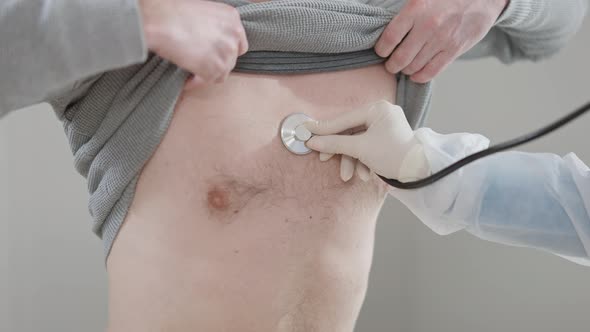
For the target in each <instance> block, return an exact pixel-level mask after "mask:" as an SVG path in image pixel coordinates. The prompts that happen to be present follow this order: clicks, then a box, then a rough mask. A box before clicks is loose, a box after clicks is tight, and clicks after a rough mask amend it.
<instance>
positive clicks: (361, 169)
mask: <svg viewBox="0 0 590 332" xmlns="http://www.w3.org/2000/svg"><path fill="white" fill-rule="evenodd" d="M356 174H357V175H358V176H359V178H361V180H363V181H364V182H367V181H369V179H370V178H371V171H370V170H369V168H368V167H367V165H365V164H363V163H362V162H361V161H360V160H358V159H357V161H356Z"/></svg>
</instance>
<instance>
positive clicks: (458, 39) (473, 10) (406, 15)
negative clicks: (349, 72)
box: [375, 0, 509, 83]
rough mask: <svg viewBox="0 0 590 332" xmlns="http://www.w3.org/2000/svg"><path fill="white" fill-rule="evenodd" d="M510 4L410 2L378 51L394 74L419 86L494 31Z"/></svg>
mask: <svg viewBox="0 0 590 332" xmlns="http://www.w3.org/2000/svg"><path fill="white" fill-rule="evenodd" d="M508 2H509V0H445V1H440V0H409V1H407V2H406V4H405V6H404V7H403V8H402V10H401V12H400V13H399V15H397V16H396V17H395V18H394V19H393V20H392V21H391V23H390V24H389V25H388V26H387V27H386V28H385V31H384V32H383V34H382V35H381V38H380V39H379V41H378V42H377V44H376V45H375V51H376V52H377V54H378V55H380V56H381V57H384V58H389V59H388V60H387V62H386V64H385V67H386V68H387V70H388V71H389V72H390V73H393V74H395V73H398V72H403V73H404V74H406V75H410V79H412V80H413V81H415V82H418V83H425V82H428V81H430V80H432V79H433V78H434V77H435V76H437V75H438V74H440V73H441V72H442V71H443V70H444V69H445V68H446V67H447V66H448V65H449V64H451V63H452V62H453V61H454V60H455V59H457V58H458V57H459V56H461V55H462V54H464V53H465V52H467V51H468V50H469V49H471V48H472V47H473V46H474V45H475V44H477V42H479V41H480V40H481V39H482V38H483V37H484V36H485V35H486V34H487V33H488V31H489V30H490V29H491V28H492V26H493V25H494V22H495V21H496V19H497V18H498V17H499V16H500V14H501V13H502V11H503V10H504V8H506V6H507V5H508Z"/></svg>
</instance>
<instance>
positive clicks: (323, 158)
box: [320, 152, 334, 161]
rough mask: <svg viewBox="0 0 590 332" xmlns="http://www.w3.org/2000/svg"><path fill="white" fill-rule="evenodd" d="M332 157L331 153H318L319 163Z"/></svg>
mask: <svg viewBox="0 0 590 332" xmlns="http://www.w3.org/2000/svg"><path fill="white" fill-rule="evenodd" d="M332 157H334V154H333V153H325V152H320V161H328V160H330V159H331V158H332Z"/></svg>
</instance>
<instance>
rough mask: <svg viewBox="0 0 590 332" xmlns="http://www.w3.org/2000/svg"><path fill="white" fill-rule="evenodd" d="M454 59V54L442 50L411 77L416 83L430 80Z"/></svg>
mask: <svg viewBox="0 0 590 332" xmlns="http://www.w3.org/2000/svg"><path fill="white" fill-rule="evenodd" d="M452 61H453V54H452V53H450V52H447V51H442V52H440V53H438V54H437V55H436V56H435V57H434V58H432V60H430V62H429V63H428V64H427V65H426V66H424V68H422V69H421V70H420V71H419V72H417V73H415V74H414V75H412V76H410V79H411V80H412V81H414V82H416V83H426V82H429V81H431V80H432V79H433V78H434V77H435V76H436V75H438V74H439V73H440V72H442V71H443V70H444V69H445V68H446V67H447V66H448V65H449V64H450V63H451V62H452Z"/></svg>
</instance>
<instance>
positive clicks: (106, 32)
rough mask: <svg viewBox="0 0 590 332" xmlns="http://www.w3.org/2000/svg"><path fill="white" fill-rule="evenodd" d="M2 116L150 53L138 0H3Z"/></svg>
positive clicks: (0, 10)
mask: <svg viewBox="0 0 590 332" xmlns="http://www.w3.org/2000/svg"><path fill="white" fill-rule="evenodd" d="M0 40H1V41H2V45H1V46H0V73H2V75H1V76H0V116H2V115H4V114H6V113H7V112H8V111H11V110H14V109H17V108H21V107H24V106H27V105H30V104H33V103H36V102H40V101H43V100H44V99H45V98H47V96H48V95H50V94H51V93H52V92H54V91H59V90H60V89H62V88H64V87H65V86H67V85H69V84H72V83H73V82H75V81H77V80H79V79H82V78H84V77H87V76H90V75H93V74H96V73H100V72H103V71H106V70H110V69H115V68H119V67H124V66H127V65H130V64H133V63H138V62H141V61H143V60H144V59H145V57H146V56H147V48H146V43H145V41H144V37H143V31H142V22H141V15H140V12H139V9H138V6H137V2H136V0H101V1H86V0H55V1H49V0H44V1H43V0H21V1H18V0H17V1H9V2H7V3H0Z"/></svg>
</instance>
